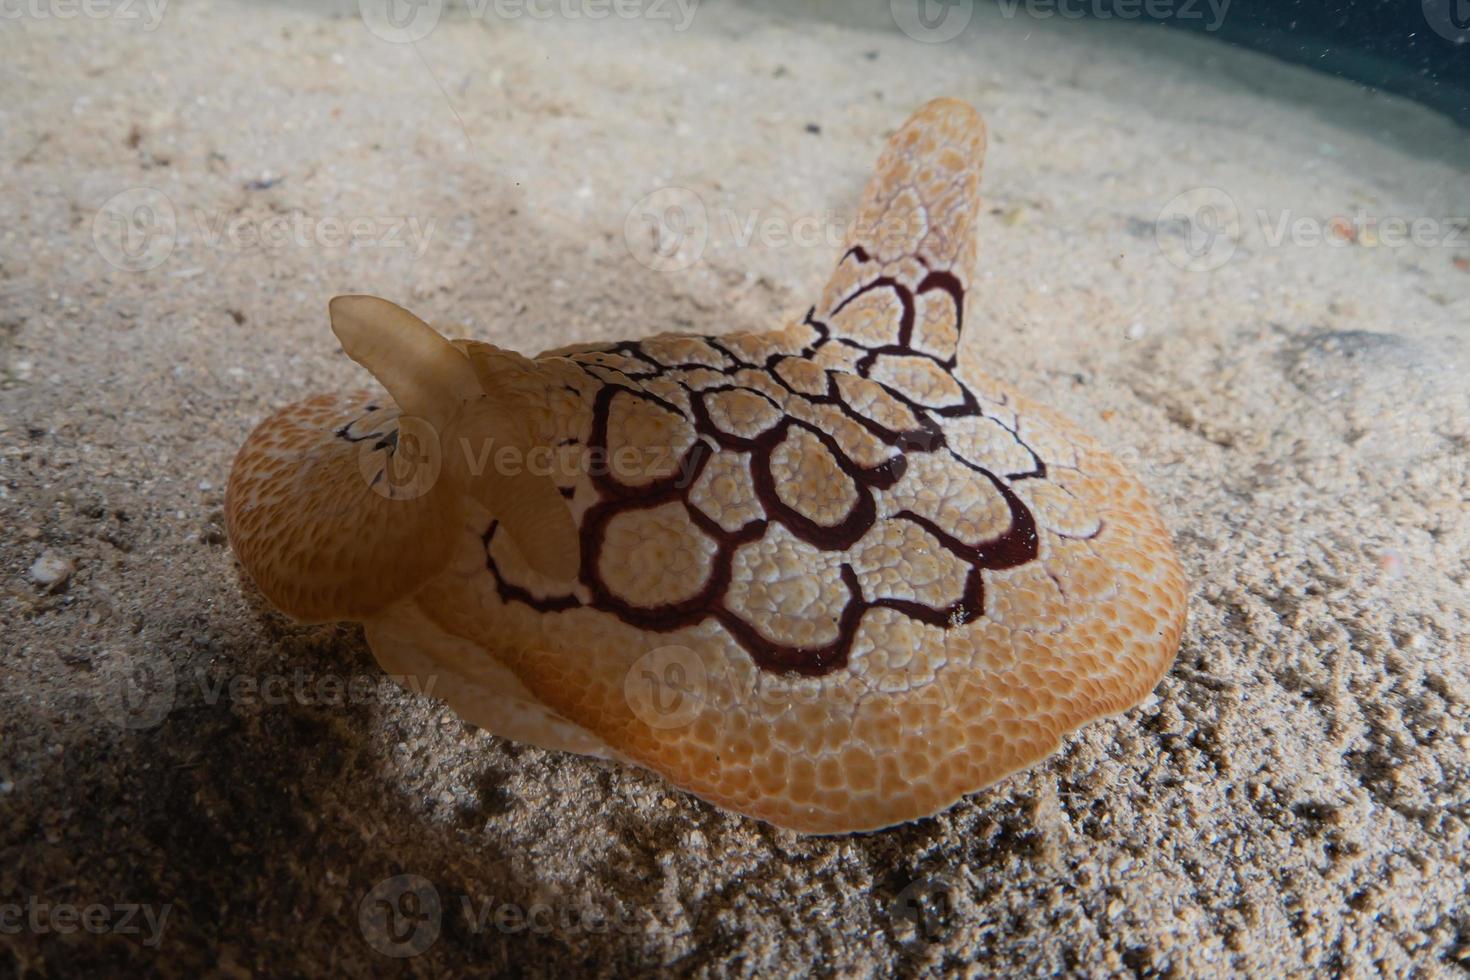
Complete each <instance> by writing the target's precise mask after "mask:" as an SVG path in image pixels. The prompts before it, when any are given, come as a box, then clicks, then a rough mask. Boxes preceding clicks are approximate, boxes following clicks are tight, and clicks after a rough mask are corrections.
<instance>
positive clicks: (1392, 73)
mask: <svg viewBox="0 0 1470 980" xmlns="http://www.w3.org/2000/svg"><path fill="white" fill-rule="evenodd" d="M934 2H940V0H934ZM1022 2H1023V3H1025V2H1026V0H1022ZM1049 2H1051V3H1053V4H1055V5H1056V7H1057V9H1058V10H1064V11H1066V14H1067V15H1075V16H1079V17H1080V16H1086V17H1092V18H1099V19H1101V18H1109V17H1116V18H1118V19H1128V20H1133V21H1137V22H1140V23H1143V22H1150V21H1152V22H1155V23H1157V24H1159V25H1160V26H1162V27H1166V28H1170V29H1182V30H1190V31H1195V32H1198V33H1207V34H1209V35H1210V36H1213V37H1215V38H1217V39H1219V40H1221V41H1225V42H1227V43H1230V44H1237V45H1240V46H1242V47H1246V48H1251V49H1253V50H1256V51H1260V52H1262V53H1264V54H1269V55H1271V56H1273V57H1276V58H1279V59H1281V60H1283V61H1289V62H1293V63H1296V64H1300V65H1305V66H1307V67H1309V68H1312V69H1314V70H1317V71H1321V72H1326V73H1329V74H1332V75H1337V76H1339V77H1342V78H1345V79H1349V80H1351V81H1354V82H1358V83H1361V84H1363V85H1367V86H1371V87H1373V88H1377V89H1382V90H1384V91H1387V92H1393V93H1395V94H1398V95H1403V96H1407V97H1408V98H1411V99H1413V100H1415V101H1417V102H1420V103H1423V104H1424V105H1426V106H1429V107H1430V108H1433V109H1435V110H1437V111H1439V112H1442V113H1444V114H1445V115H1447V116H1449V117H1450V118H1452V119H1454V120H1455V121H1456V122H1458V123H1459V124H1460V125H1462V126H1466V127H1470V0H1358V2H1353V0H1215V3H1214V7H1213V8H1212V6H1211V4H1210V2H1209V0H1156V3H1157V5H1156V6H1155V7H1154V9H1155V10H1161V11H1163V12H1165V13H1166V14H1167V15H1166V16H1163V17H1152V16H1150V15H1149V3H1148V2H1146V0H1049ZM1191 4H1192V7H1193V11H1195V12H1196V13H1190V9H1189V8H1190V5H1191ZM1213 9H1218V10H1219V12H1220V13H1219V16H1218V17H1217V16H1216V15H1215V13H1214V12H1212V10H1213Z"/></svg>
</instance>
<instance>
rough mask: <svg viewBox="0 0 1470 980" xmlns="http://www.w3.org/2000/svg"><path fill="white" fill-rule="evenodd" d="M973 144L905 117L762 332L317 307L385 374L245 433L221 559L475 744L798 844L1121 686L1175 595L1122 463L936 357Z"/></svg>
mask: <svg viewBox="0 0 1470 980" xmlns="http://www.w3.org/2000/svg"><path fill="white" fill-rule="evenodd" d="M984 151H985V137H984V126H983V124H982V122H981V120H980V117H979V116H978V115H977V114H976V113H975V112H974V110H973V109H971V108H970V107H969V106H967V105H965V104H964V103H961V102H957V101H954V100H939V101H936V102H931V103H929V104H928V105H926V106H924V107H922V108H921V109H920V110H919V111H918V112H917V113H916V114H915V115H914V116H913V117H912V118H911V119H910V120H909V121H908V122H907V123H906V124H905V125H904V126H903V127H902V128H901V129H900V130H899V131H898V132H897V133H896V134H895V135H894V136H893V138H892V139H891V140H890V141H889V144H888V146H887V148H886V150H885V151H884V153H883V155H882V158H881V159H880V160H879V163H878V167H877V172H876V174H875V176H874V178H873V180H872V181H871V182H870V183H869V185H868V187H867V190H866V191H865V193H864V196H863V201H862V205H861V209H860V212H859V218H858V220H857V221H856V222H855V224H854V227H853V231H852V233H851V234H850V235H849V239H848V241H847V243H846V245H845V247H844V250H843V253H842V255H841V257H840V259H839V261H838V264H837V270H836V272H835V273H834V275H833V276H832V278H831V280H830V281H829V282H828V284H827V287H826V289H825V290H824V291H823V294H822V297H821V300H820V301H819V302H818V303H817V304H816V305H815V306H814V307H812V309H811V310H810V311H808V312H807V313H806V314H805V315H804V316H802V317H801V318H799V319H798V320H796V321H795V322H793V323H791V324H789V325H788V326H786V327H784V328H782V329H779V330H775V331H771V332H768V333H749V334H733V335H724V336H687V335H674V334H665V335H660V336H657V337H652V338H649V339H645V340H641V341H628V342H624V343H616V344H603V345H594V346H579V347H575V348H565V349H562V350H559V351H549V352H547V353H544V354H542V355H540V356H538V357H536V358H534V359H527V358H524V357H521V356H520V355H517V354H513V353H510V352H507V351H502V350H499V349H497V348H494V347H491V346H490V345H487V344H481V343H476V342H473V341H457V342H454V343H450V342H448V341H446V340H444V339H443V338H441V337H439V335H438V334H437V333H435V332H434V331H433V330H432V328H430V327H428V326H427V325H425V324H424V323H422V321H419V320H418V319H417V318H415V317H413V316H412V315H411V314H409V313H407V312H406V311H404V310H401V309H399V308H397V307H395V306H393V305H392V304H389V303H387V302H386V301H382V300H375V299H372V298H369V297H341V298H339V299H338V300H335V301H334V302H333V308H332V321H333V328H334V329H335V330H336V331H337V333H338V336H339V337H340V338H341V339H342V341H343V346H344V347H345V348H346V349H347V351H348V353H349V354H350V355H352V356H353V357H354V358H355V359H357V360H358V361H359V362H361V363H363V364H364V365H365V366H367V367H368V368H369V370H371V371H372V372H373V373H374V374H375V375H377V377H378V379H379V380H380V381H381V382H382V383H383V386H384V387H385V388H386V389H387V392H388V394H389V395H391V396H392V397H391V398H389V397H386V396H384V395H383V394H369V395H361V396H357V395H346V396H320V397H318V398H314V399H310V400H308V401H305V402H301V403H299V404H297V405H293V406H291V407H289V408H287V409H284V410H283V411H282V412H280V413H278V414H276V415H274V416H272V417H271V418H269V419H267V420H266V421H265V422H263V423H262V424H261V425H260V426H259V427H258V428H257V429H256V430H255V431H254V432H253V433H252V434H251V436H250V438H249V439H248V440H247V442H246V444H245V446H244V447H243V448H242V449H241V451H240V455H239V458H238V459H237V460H236V464H235V468H234V471H233V473H232V475H231V478H230V489H229V499H228V502H227V514H228V521H229V528H230V538H231V542H232V544H233V546H234V548H235V550H236V553H237V554H238V555H239V556H240V559H241V561H242V563H243V564H244V566H245V568H246V569H247V570H248V571H249V573H250V574H251V576H252V577H253V578H254V579H255V581H256V582H257V583H258V584H259V585H260V586H261V588H262V589H263V591H264V592H265V594H266V595H267V596H268V597H269V598H270V599H271V600H272V601H273V602H275V603H276V604H277V605H278V606H280V607H281V608H282V609H283V610H285V611H286V612H287V613H290V614H293V615H296V616H298V617H300V618H303V619H311V620H328V619H358V620H361V621H363V622H364V623H365V624H366V631H367V637H368V640H369V643H370V644H371V646H372V649H373V652H374V654H375V655H376V656H377V657H378V659H379V661H380V662H381V663H382V664H383V666H384V667H385V669H387V670H388V672H389V673H392V674H394V675H397V676H404V675H412V676H415V677H418V678H420V681H421V683H422V682H423V681H425V680H427V678H428V677H433V679H434V684H433V687H432V688H429V689H430V690H432V691H433V692H434V693H435V694H436V695H439V696H442V697H444V698H446V699H447V700H448V701H449V703H450V704H451V705H452V706H453V707H454V708H455V710H456V711H458V712H459V713H460V714H461V715H463V716H464V717H466V718H467V719H469V720H471V721H473V722H475V723H476V724H478V725H481V726H482V727H484V728H486V729H488V730H490V731H493V732H496V733H498V734H501V735H505V736H507V737H510V738H515V739H519V740H523V741H527V742H531V743H534V744H537V745H542V746H545V747H548V748H556V749H565V750H569V751H575V752H581V753H585V754H591V755H600V756H603V757H607V758H613V759H618V760H622V761H626V762H631V763H635V764H638V765H642V766H645V767H647V768H649V769H652V770H654V771H656V772H658V773H660V774H662V775H663V776H664V777H665V778H666V779H668V780H669V781H670V782H672V783H674V784H675V785H677V786H679V787H681V788H684V789H686V790H688V791H690V792H693V793H696V794H698V795H699V796H701V797H704V798H705V799H708V800H711V801H713V802H715V803H717V804H720V805H722V806H726V807H730V808H732V809H735V810H738V811H740V812H742V813H746V814H749V815H751V816H754V817H758V818H760V819H763V820H768V821H770V822H772V823H775V824H778V825H780V826H783V827H789V828H792V829H795V830H798V831H806V832H817V833H836V832H842V831H853V830H867V829H873V828H879V827H883V826H887V825H890V824H894V823H899V822H902V821H905V820H910V819H914V818H916V817H921V816H924V815H927V814H931V813H934V812H936V811H938V810H941V809H943V808H944V807H946V806H948V805H949V804H951V803H953V802H954V801H955V800H956V799H957V798H959V797H960V796H961V795H963V794H965V793H968V792H972V791H974V790H976V789H979V788H980V787H982V786H985V785H987V784H988V783H991V782H993V781H995V780H996V779H998V778H1000V777H1002V776H1004V775H1005V774H1007V773H1009V772H1013V771H1015V770H1017V769H1020V768H1023V767H1025V766H1027V765H1030V764H1032V763H1034V762H1036V761H1038V760H1039V759H1041V758H1044V757H1045V756H1046V755H1048V754H1050V753H1051V752H1052V751H1054V750H1055V749H1056V747H1057V746H1058V744H1059V741H1060V738H1061V736H1062V735H1063V734H1064V733H1065V732H1067V731H1069V730H1071V729H1073V728H1076V727H1077V726H1078V725H1080V724H1082V723H1084V722H1086V721H1088V720H1090V719H1093V718H1096V717H1099V716H1101V715H1106V714H1110V713H1114V712H1117V711H1120V710H1122V709H1124V708H1126V707H1128V706H1130V705H1132V704H1134V703H1136V702H1137V701H1138V700H1139V699H1141V698H1142V697H1143V696H1144V695H1145V694H1146V693H1147V692H1148V691H1149V690H1150V689H1151V688H1152V687H1153V686H1154V684H1155V683H1156V682H1157V681H1158V679H1159V677H1160V676H1161V675H1162V673H1163V672H1164V670H1166V669H1167V667H1168V665H1169V663H1170V662H1171V661H1172V659H1173V656H1174V653H1175V650H1176V648H1177V646H1178V641H1179V636H1180V632H1181V630H1182V628H1183V623H1184V610H1185V595H1186V586H1185V581H1184V577H1183V574H1182V572H1181V570H1180V567H1179V565H1178V562H1177V560H1176V559H1175V557H1174V553H1173V550H1172V547H1171V545H1170V541H1169V535H1168V532H1167V531H1166V529H1165V528H1164V525H1163V523H1162V521H1161V520H1160V518H1159V516H1158V514H1157V513H1156V512H1155V510H1154V508H1153V506H1152V504H1151V503H1150V502H1149V500H1148V495H1147V494H1146V493H1145V491H1144V490H1143V488H1142V487H1141V486H1140V485H1139V484H1138V482H1137V481H1136V480H1135V479H1134V478H1133V477H1132V476H1131V475H1130V474H1128V473H1127V472H1126V471H1125V470H1124V469H1123V468H1122V467H1121V466H1120V465H1119V464H1118V463H1117V462H1116V461H1115V460H1114V459H1113V458H1112V457H1111V456H1109V455H1108V454H1107V453H1106V452H1104V451H1103V450H1102V449H1101V448H1099V447H1098V445H1097V444H1096V443H1095V442H1094V441H1093V440H1092V439H1091V438H1089V437H1088V436H1086V435H1084V434H1083V433H1082V432H1080V431H1079V430H1078V429H1076V428H1074V427H1073V426H1072V425H1071V424H1069V423H1067V422H1066V421H1064V420H1063V419H1061V418H1059V417H1058V416H1057V415H1055V414H1054V413H1052V412H1051V411H1049V410H1048V409H1046V408H1044V407H1042V406H1040V405H1037V404H1035V403H1033V402H1030V401H1028V400H1027V399H1025V398H1023V397H1022V396H1021V395H1019V394H1018V393H1017V392H1016V391H1015V390H1013V389H1012V388H1010V387H1009V386H1007V385H1005V384H1003V383H1001V382H998V381H994V380H991V379H989V378H987V377H985V376H983V375H981V374H979V373H978V372H976V371H974V370H971V369H969V368H968V367H967V365H965V364H964V363H962V360H963V358H962V356H961V354H960V341H961V337H962V333H963V331H964V329H965V325H966V324H965V298H966V295H967V293H968V291H969V289H970V288H971V285H972V282H973V278H972V277H973V272H974V270H973V266H974V259H975V218H976V214H977V212H978V207H979V184H980V168H981V163H982V161H983V158H984ZM409 457H412V458H411V459H410V458H409Z"/></svg>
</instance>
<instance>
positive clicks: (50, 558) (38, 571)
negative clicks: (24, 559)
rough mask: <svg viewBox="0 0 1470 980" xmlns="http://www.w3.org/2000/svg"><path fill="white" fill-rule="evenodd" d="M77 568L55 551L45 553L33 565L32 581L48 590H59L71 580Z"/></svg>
mask: <svg viewBox="0 0 1470 980" xmlns="http://www.w3.org/2000/svg"><path fill="white" fill-rule="evenodd" d="M74 571H76V566H75V565H73V564H72V563H71V560H70V559H68V558H65V557H63V556H61V555H58V554H57V553H56V552H54V551H43V552H41V557H39V558H37V559H36V560H35V561H34V562H32V563H31V581H33V582H35V583H36V584H37V585H41V586H44V587H46V588H48V589H52V590H55V589H59V588H61V587H62V586H63V585H65V584H66V582H67V579H69V578H71V573H72V572H74Z"/></svg>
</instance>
